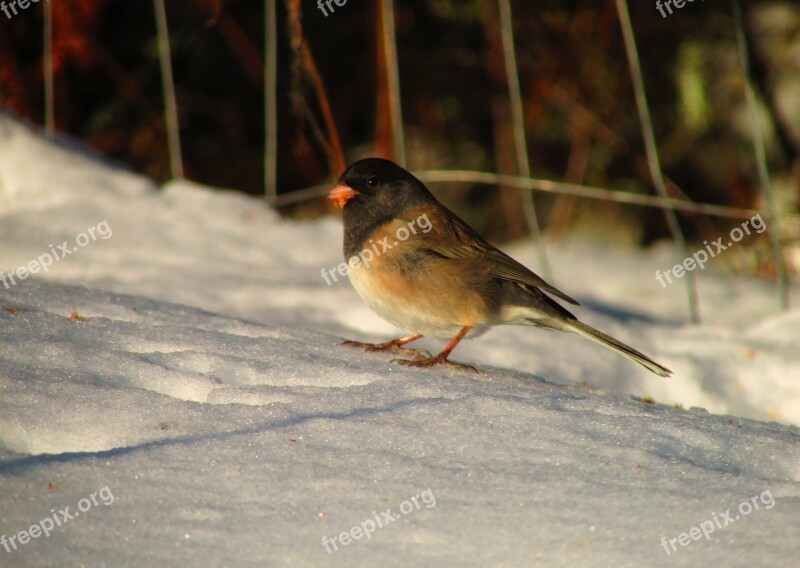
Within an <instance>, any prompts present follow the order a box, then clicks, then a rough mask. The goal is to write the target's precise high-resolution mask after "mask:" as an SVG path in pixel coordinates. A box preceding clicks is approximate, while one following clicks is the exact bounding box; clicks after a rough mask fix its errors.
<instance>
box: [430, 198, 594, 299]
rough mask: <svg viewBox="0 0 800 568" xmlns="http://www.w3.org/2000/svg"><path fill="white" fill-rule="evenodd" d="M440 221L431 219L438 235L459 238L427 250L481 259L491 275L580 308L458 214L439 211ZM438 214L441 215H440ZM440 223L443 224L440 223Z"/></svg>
mask: <svg viewBox="0 0 800 568" xmlns="http://www.w3.org/2000/svg"><path fill="white" fill-rule="evenodd" d="M437 213H439V215H441V218H440V219H431V220H430V222H431V225H432V227H433V229H434V231H435V232H441V233H444V232H447V229H449V230H451V231H452V232H454V233H455V235H452V236H454V237H456V238H445V239H426V240H425V248H428V249H430V250H431V252H433V253H434V254H437V255H440V256H443V257H446V258H459V259H476V258H480V259H482V260H483V262H486V263H487V264H488V265H489V269H490V271H491V274H492V275H493V276H495V277H497V278H501V279H503V280H509V281H511V282H517V283H520V284H525V285H527V286H534V287H536V288H540V289H541V290H544V291H545V292H548V293H550V294H552V295H554V296H557V297H559V298H561V299H562V300H564V301H566V302H569V303H570V304H574V305H576V306H577V305H580V304H579V303H578V302H577V300H575V299H573V298H570V297H569V296H567V295H566V294H565V293H564V292H562V291H561V290H559V289H558V288H555V287H554V286H551V285H550V284H548V283H547V282H545V280H544V279H542V278H541V277H540V276H538V275H536V274H534V273H533V272H532V271H531V270H530V269H529V268H527V267H525V266H523V265H522V264H520V263H519V262H517V261H516V260H514V259H513V258H511V257H510V256H508V255H507V254H506V253H504V252H503V251H501V250H500V249H498V248H496V247H494V246H492V245H490V244H489V243H487V242H486V241H484V240H483V239H482V238H481V237H480V235H478V234H477V233H476V232H475V231H474V230H473V229H472V228H471V227H470V226H469V225H467V224H466V223H465V222H464V221H462V220H461V219H460V218H459V217H458V216H457V215H456V214H455V213H453V212H451V211H450V210H449V209H447V208H445V207H444V206H441V205H440V207H439V210H438V211H437ZM439 215H437V216H439ZM437 221H439V222H438V223H437Z"/></svg>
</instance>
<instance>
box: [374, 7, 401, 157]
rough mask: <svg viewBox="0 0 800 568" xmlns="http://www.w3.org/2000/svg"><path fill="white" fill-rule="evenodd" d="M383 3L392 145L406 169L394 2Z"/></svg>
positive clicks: (382, 14) (382, 15) (382, 13)
mask: <svg viewBox="0 0 800 568" xmlns="http://www.w3.org/2000/svg"><path fill="white" fill-rule="evenodd" d="M380 1H381V17H382V24H383V52H384V53H385V54H386V71H387V77H386V78H387V81H388V87H389V93H388V94H389V112H390V120H391V124H392V145H393V150H394V159H395V161H396V162H397V163H398V164H400V165H401V166H403V167H406V163H407V161H406V141H405V132H404V130H403V108H402V99H401V98H400V65H399V63H398V60H397V37H396V34H395V26H394V2H393V0H380Z"/></svg>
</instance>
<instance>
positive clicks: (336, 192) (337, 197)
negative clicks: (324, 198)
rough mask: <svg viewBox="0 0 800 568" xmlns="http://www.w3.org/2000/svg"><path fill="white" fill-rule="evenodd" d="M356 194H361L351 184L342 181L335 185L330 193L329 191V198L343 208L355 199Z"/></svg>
mask: <svg viewBox="0 0 800 568" xmlns="http://www.w3.org/2000/svg"><path fill="white" fill-rule="evenodd" d="M356 195H359V193H358V192H357V191H356V190H355V189H353V188H352V187H350V186H349V185H345V184H343V183H340V184H339V185H337V186H336V187H334V188H333V189H332V190H331V191H330V193H328V199H332V200H333V202H334V203H336V206H337V207H338V208H339V209H342V208H343V207H344V206H345V205H347V202H348V201H350V200H351V199H353V198H354V197H355V196H356Z"/></svg>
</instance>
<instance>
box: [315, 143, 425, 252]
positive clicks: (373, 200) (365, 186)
mask: <svg viewBox="0 0 800 568" xmlns="http://www.w3.org/2000/svg"><path fill="white" fill-rule="evenodd" d="M328 197H329V198H330V199H332V200H333V201H335V202H336V205H338V206H339V207H341V208H342V209H343V214H344V229H345V252H348V249H350V248H353V247H357V246H360V245H361V244H363V243H364V242H365V241H366V239H367V238H368V237H369V235H370V234H371V232H372V231H374V230H375V229H377V228H378V227H380V226H381V225H383V224H384V223H388V222H389V221H391V220H393V219H396V218H398V217H400V216H402V214H403V212H405V211H407V210H408V209H411V208H414V207H420V206H424V205H429V204H431V203H436V198H435V197H433V195H432V194H431V192H430V191H428V188H426V187H425V185H424V184H423V183H422V182H421V181H419V180H418V179H417V178H415V177H414V176H413V175H411V173H409V172H408V171H407V170H405V169H403V168H401V167H400V166H398V165H397V164H395V163H394V162H391V161H389V160H384V159H382V158H366V159H364V160H359V161H358V162H355V163H353V164H351V165H350V166H349V167H348V168H347V169H346V170H345V171H344V173H343V174H342V175H341V177H340V178H339V184H338V185H337V186H336V187H335V188H333V189H332V190H331V191H330V193H329V194H328Z"/></svg>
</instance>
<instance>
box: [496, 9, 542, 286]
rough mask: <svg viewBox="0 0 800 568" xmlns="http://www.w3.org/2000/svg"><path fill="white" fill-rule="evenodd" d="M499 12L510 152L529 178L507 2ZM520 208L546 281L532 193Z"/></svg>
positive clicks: (529, 171) (521, 170) (522, 116)
mask: <svg viewBox="0 0 800 568" xmlns="http://www.w3.org/2000/svg"><path fill="white" fill-rule="evenodd" d="M497 3H498V7H499V9H500V34H501V36H502V40H503V59H504V61H505V69H506V81H507V83H508V97H509V103H510V105H511V120H512V122H513V124H512V128H513V131H514V151H515V153H516V158H517V170H518V172H519V174H520V176H522V177H523V178H530V177H531V166H530V162H529V161H528V143H527V141H526V140H525V116H524V113H523V110H522V90H521V89H520V86H519V69H518V68H517V56H516V52H515V49H514V27H513V25H512V19H511V4H510V2H509V0H498V2H497ZM521 198H522V209H523V212H524V214H525V221H526V223H527V225H528V230H529V231H530V233H531V236H532V237H533V242H534V245H535V246H536V251H537V253H538V255H539V264H540V266H541V270H542V273H543V275H544V277H545V278H546V279H548V280H549V279H550V278H551V276H552V273H551V270H550V263H549V262H548V260H547V251H546V250H545V247H544V241H543V240H542V232H541V229H540V227H539V220H538V219H537V217H536V206H535V204H534V201H533V193H532V192H528V191H525V192H522V193H521Z"/></svg>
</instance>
